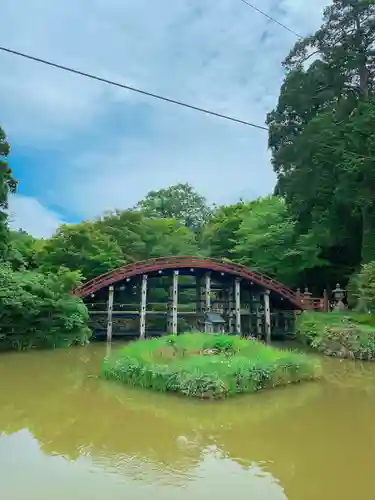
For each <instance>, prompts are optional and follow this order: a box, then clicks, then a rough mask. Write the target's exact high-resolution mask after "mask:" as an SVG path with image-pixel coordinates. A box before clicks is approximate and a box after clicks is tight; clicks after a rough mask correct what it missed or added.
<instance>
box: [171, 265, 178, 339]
mask: <svg viewBox="0 0 375 500" xmlns="http://www.w3.org/2000/svg"><path fill="white" fill-rule="evenodd" d="M177 318H178V271H173V284H172V333H173V335H177V321H178V319H177Z"/></svg>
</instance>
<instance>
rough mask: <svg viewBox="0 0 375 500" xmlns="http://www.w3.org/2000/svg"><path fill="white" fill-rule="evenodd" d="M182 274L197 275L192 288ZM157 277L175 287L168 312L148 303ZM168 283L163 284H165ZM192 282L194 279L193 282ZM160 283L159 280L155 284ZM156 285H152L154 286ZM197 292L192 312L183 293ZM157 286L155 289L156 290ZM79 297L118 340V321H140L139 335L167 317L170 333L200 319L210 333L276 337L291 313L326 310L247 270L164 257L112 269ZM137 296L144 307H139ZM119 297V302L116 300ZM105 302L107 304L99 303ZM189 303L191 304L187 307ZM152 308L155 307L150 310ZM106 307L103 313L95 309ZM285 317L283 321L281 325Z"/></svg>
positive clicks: (318, 302)
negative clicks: (126, 297) (127, 297)
mask: <svg viewBox="0 0 375 500" xmlns="http://www.w3.org/2000/svg"><path fill="white" fill-rule="evenodd" d="M179 276H185V277H186V276H193V277H194V278H195V284H187V283H186V280H187V278H184V280H181V281H180V282H179ZM153 278H166V279H164V284H165V283H167V287H168V288H169V298H168V300H167V307H166V308H165V309H163V310H160V304H159V308H157V307H156V306H155V302H153V301H152V300H149V299H148V295H149V290H148V286H149V283H150V280H152V279H153ZM162 281H163V280H162ZM188 281H189V280H188ZM156 284H157V280H156V281H155V282H154V286H155V285H156ZM150 286H151V285H150ZM191 286H193V287H195V288H196V292H197V295H196V297H197V298H196V302H195V305H194V306H191V302H190V306H189V307H190V309H189V310H186V309H184V308H183V307H182V305H183V304H179V289H180V288H181V290H182V289H184V288H186V287H191ZM151 288H152V287H151ZM126 291H128V292H129V293H130V294H131V297H132V300H133V302H132V303H131V304H130V305H132V306H133V307H132V310H131V311H129V310H128V311H126V310H125V309H124V307H125V306H128V305H129V304H124V303H123V302H121V294H122V293H125V292H126ZM74 294H75V295H77V296H79V297H82V298H84V299H86V302H87V303H88V306H89V310H90V314H91V316H92V317H94V316H95V320H96V322H97V323H98V321H99V316H100V318H101V328H102V330H103V326H104V325H103V321H105V327H104V329H106V330H107V338H109V337H111V336H112V317H113V318H115V319H116V321H120V319H121V321H122V322H123V321H124V320H125V319H126V318H128V320H136V321H138V319H139V336H140V337H141V338H143V337H145V336H146V334H147V335H148V333H147V328H146V321H147V320H146V318H149V319H150V321H151V319H152V318H155V317H156V316H157V317H159V318H160V316H162V317H165V318H166V319H167V327H166V331H167V332H168V333H177V332H178V331H179V327H178V318H186V317H187V316H189V317H190V318H192V317H193V318H196V321H197V323H195V325H196V327H198V328H204V330H205V331H207V332H209V331H227V332H229V333H238V334H253V332H254V331H255V332H256V334H257V336H264V337H265V339H266V340H267V341H270V339H271V332H272V331H273V329H274V327H280V324H284V327H283V328H284V329H285V331H287V328H288V325H287V323H288V321H287V319H286V318H287V313H288V312H289V313H290V314H291V317H292V318H294V317H295V316H294V312H293V311H298V310H303V309H313V308H317V309H318V308H321V307H322V303H321V300H320V299H312V298H311V297H310V296H309V294H308V293H305V294H301V293H300V292H294V291H293V290H291V289H290V288H289V287H287V286H285V285H283V284H282V283H280V282H279V281H277V280H275V279H273V278H270V277H269V276H266V275H264V274H262V273H260V272H257V271H253V270H251V269H248V268H246V267H245V266H242V265H239V264H234V263H231V262H226V261H224V260H218V259H210V258H203V257H192V256H176V257H162V258H156V259H150V260H146V261H143V262H134V263H131V264H126V265H124V266H122V267H119V268H117V269H114V270H112V271H109V272H107V273H105V274H102V275H101V276H98V277H97V278H94V279H92V280H90V281H87V282H86V283H84V284H83V285H82V286H80V287H78V288H76V289H75V290H74ZM134 297H137V298H136V301H138V302H137V303H138V305H135V304H134ZM116 298H118V299H119V300H118V301H117V302H116V300H115V299H116ZM98 300H99V301H100V300H102V302H98ZM185 305H186V304H185ZM148 306H150V307H148ZM97 307H99V308H100V307H102V309H101V310H100V311H98V310H96V309H95V308H97ZM280 318H281V321H280Z"/></svg>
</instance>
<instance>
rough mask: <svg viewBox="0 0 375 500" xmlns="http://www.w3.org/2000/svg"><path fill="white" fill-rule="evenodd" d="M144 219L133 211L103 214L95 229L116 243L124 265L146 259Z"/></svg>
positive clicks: (140, 214) (139, 213) (116, 211)
mask: <svg viewBox="0 0 375 500" xmlns="http://www.w3.org/2000/svg"><path fill="white" fill-rule="evenodd" d="M144 221H145V217H144V215H143V214H142V213H141V212H137V211H135V210H115V211H113V212H107V213H105V214H104V215H103V216H102V217H101V218H100V219H99V220H98V221H96V224H95V225H96V227H97V228H98V229H99V230H100V231H102V232H103V233H105V234H106V235H108V236H109V237H110V238H111V239H112V240H113V241H116V243H117V244H118V246H119V247H120V248H121V251H122V253H123V259H124V263H128V262H136V261H139V260H143V259H146V258H147V250H146V243H145V241H144Z"/></svg>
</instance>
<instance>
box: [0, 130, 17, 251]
mask: <svg viewBox="0 0 375 500" xmlns="http://www.w3.org/2000/svg"><path fill="white" fill-rule="evenodd" d="M9 151H10V147H9V144H8V142H7V140H6V136H5V133H4V131H3V129H2V128H1V127H0V261H4V260H5V259H6V257H7V255H8V251H9V231H8V225H7V219H8V216H7V212H6V210H7V208H8V197H9V193H14V192H15V191H16V187H17V183H16V181H15V180H14V178H13V176H12V171H11V169H10V168H9V166H8V163H7V157H8V154H9Z"/></svg>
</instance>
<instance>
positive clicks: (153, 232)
mask: <svg viewBox="0 0 375 500" xmlns="http://www.w3.org/2000/svg"><path fill="white" fill-rule="evenodd" d="M142 228H143V238H144V242H145V250H146V255H147V258H152V257H164V256H172V255H198V254H199V250H198V246H197V242H196V238H195V234H194V233H193V232H192V231H191V230H190V229H189V228H188V227H185V226H182V225H181V224H180V223H179V221H178V220H175V219H145V220H144V222H143V226H142Z"/></svg>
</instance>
